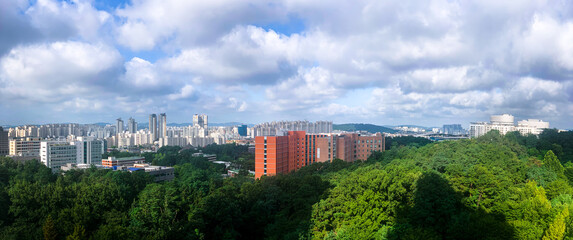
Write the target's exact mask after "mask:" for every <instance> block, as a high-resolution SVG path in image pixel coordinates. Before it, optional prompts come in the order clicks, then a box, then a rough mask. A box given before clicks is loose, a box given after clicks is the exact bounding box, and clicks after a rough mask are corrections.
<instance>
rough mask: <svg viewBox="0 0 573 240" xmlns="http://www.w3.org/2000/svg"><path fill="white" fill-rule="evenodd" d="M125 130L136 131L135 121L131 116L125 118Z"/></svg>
mask: <svg viewBox="0 0 573 240" xmlns="http://www.w3.org/2000/svg"><path fill="white" fill-rule="evenodd" d="M127 131H128V132H129V133H136V132H137V122H135V119H133V118H132V117H130V118H129V120H127Z"/></svg>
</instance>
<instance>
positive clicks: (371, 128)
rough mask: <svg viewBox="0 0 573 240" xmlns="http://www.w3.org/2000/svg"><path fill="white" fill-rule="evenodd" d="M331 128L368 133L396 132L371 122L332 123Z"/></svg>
mask: <svg viewBox="0 0 573 240" xmlns="http://www.w3.org/2000/svg"><path fill="white" fill-rule="evenodd" d="M332 129H333V130H340V131H347V132H354V131H366V132H370V133H377V132H380V133H397V132H398V131H397V130H394V129H391V128H387V127H382V126H377V125H373V124H363V123H347V124H334V125H332Z"/></svg>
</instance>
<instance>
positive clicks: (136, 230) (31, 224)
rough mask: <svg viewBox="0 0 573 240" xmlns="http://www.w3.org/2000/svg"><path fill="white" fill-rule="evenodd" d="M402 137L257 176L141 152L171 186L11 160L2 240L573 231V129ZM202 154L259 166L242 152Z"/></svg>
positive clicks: (0, 177)
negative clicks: (169, 173) (363, 156)
mask: <svg viewBox="0 0 573 240" xmlns="http://www.w3.org/2000/svg"><path fill="white" fill-rule="evenodd" d="M393 142H394V143H395V144H391V148H390V149H388V150H387V151H386V152H376V153H375V154H372V156H371V157H370V158H369V159H368V160H367V161H364V162H356V163H347V162H343V161H341V160H335V161H333V162H332V163H316V164H312V165H310V166H307V167H304V168H302V169H300V170H298V171H296V172H293V173H291V174H287V175H278V176H272V177H262V178H261V179H259V180H254V179H252V177H249V176H248V175H247V174H246V173H244V172H243V174H240V175H239V176H237V177H232V178H223V176H222V173H224V166H222V165H220V164H214V163H211V162H209V161H207V160H206V159H204V158H202V157H193V156H192V153H194V152H196V151H198V150H195V149H186V150H181V149H180V148H177V147H165V148H161V149H160V150H159V151H158V152H157V153H153V154H148V155H149V156H145V157H146V159H148V161H150V162H154V163H156V164H165V165H173V166H175V170H176V178H175V180H173V181H170V182H163V183H153V182H152V179H150V177H149V176H148V175H146V174H145V173H142V172H135V173H131V174H130V173H127V172H119V171H115V172H114V171H110V170H97V169H88V170H75V171H69V172H67V173H65V174H63V175H62V174H52V173H51V171H50V170H49V169H48V168H46V167H44V166H43V165H42V164H40V163H38V162H35V161H28V162H25V163H19V162H14V161H13V160H11V159H9V158H1V159H0V239H573V217H572V216H571V214H572V213H573V212H572V211H573V187H572V186H573V185H572V183H573V163H572V162H571V161H572V160H573V146H572V144H573V132H562V133H558V132H556V131H555V130H547V131H545V132H544V133H543V134H541V135H540V136H539V137H536V136H521V135H519V134H518V133H510V134H506V135H505V136H501V135H500V134H499V133H498V132H496V131H492V132H490V133H488V134H486V135H485V136H482V137H480V138H478V139H471V140H457V141H444V142H436V143H428V142H424V141H420V140H419V139H408V138H402V139H398V138H397V139H393ZM202 151H203V152H205V153H215V154H217V155H218V157H219V158H223V159H226V160H229V161H232V162H233V164H236V167H238V168H243V169H244V168H250V167H252V165H251V164H252V155H249V154H248V153H247V150H246V148H245V147H243V146H236V145H221V146H215V145H213V146H209V147H207V148H205V149H202Z"/></svg>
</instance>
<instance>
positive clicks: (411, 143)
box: [385, 136, 432, 150]
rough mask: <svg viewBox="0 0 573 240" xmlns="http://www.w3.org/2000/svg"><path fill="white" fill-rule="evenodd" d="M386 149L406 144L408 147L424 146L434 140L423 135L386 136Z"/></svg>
mask: <svg viewBox="0 0 573 240" xmlns="http://www.w3.org/2000/svg"><path fill="white" fill-rule="evenodd" d="M385 142H386V145H385V147H386V150H388V149H391V148H395V147H400V146H406V147H423V146H425V145H426V144H430V143H432V140H430V139H427V138H423V137H414V136H400V137H386V139H385Z"/></svg>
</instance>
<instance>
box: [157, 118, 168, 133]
mask: <svg viewBox="0 0 573 240" xmlns="http://www.w3.org/2000/svg"><path fill="white" fill-rule="evenodd" d="M158 128H159V129H158V132H159V136H158V138H165V137H167V115H166V114H165V113H162V114H159V126H158Z"/></svg>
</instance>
